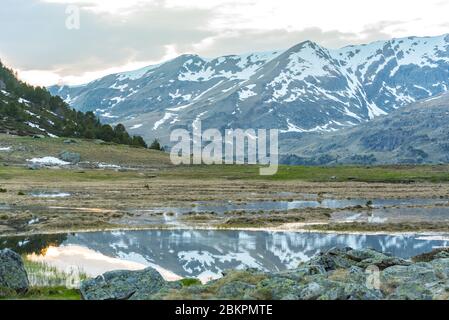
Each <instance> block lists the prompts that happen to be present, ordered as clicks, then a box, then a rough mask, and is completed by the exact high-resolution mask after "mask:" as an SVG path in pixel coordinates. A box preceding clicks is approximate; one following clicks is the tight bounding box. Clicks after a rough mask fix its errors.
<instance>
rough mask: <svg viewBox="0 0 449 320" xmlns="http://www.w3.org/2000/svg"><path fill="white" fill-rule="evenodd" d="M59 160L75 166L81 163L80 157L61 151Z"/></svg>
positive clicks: (73, 153)
mask: <svg viewBox="0 0 449 320" xmlns="http://www.w3.org/2000/svg"><path fill="white" fill-rule="evenodd" d="M59 159H61V160H62V161H66V162H70V163H71V164H77V163H78V162H80V161H81V155H80V154H79V153H76V152H69V151H62V152H61V153H60V154H59Z"/></svg>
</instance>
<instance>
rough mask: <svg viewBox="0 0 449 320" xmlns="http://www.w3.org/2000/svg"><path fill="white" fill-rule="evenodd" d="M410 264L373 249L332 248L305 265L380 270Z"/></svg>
mask: <svg viewBox="0 0 449 320" xmlns="http://www.w3.org/2000/svg"><path fill="white" fill-rule="evenodd" d="M410 264H411V262H409V261H406V260H404V259H401V258H396V257H392V256H389V255H386V254H384V253H381V252H377V251H375V250H373V249H361V250H354V249H351V248H332V249H329V250H328V251H325V252H321V253H319V254H317V255H316V256H315V257H313V258H312V259H311V260H310V261H309V262H307V265H316V266H321V267H322V268H323V269H324V270H326V271H327V272H328V271H333V270H337V269H349V268H351V267H354V266H355V267H360V268H363V269H366V268H368V267H370V266H376V267H378V268H379V269H380V270H383V269H386V268H388V267H391V266H395V265H403V266H408V265H410Z"/></svg>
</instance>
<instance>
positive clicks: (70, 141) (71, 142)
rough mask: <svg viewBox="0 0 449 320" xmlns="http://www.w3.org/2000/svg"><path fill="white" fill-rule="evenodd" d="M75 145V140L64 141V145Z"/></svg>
mask: <svg viewBox="0 0 449 320" xmlns="http://www.w3.org/2000/svg"><path fill="white" fill-rule="evenodd" d="M76 143H77V142H76V140H73V139H66V140H64V144H76Z"/></svg>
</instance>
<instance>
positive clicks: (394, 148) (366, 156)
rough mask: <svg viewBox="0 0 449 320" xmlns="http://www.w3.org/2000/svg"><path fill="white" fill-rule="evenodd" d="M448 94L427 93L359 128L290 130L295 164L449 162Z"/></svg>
mask: <svg viewBox="0 0 449 320" xmlns="http://www.w3.org/2000/svg"><path fill="white" fill-rule="evenodd" d="M448 119H449V94H442V95H440V96H436V97H432V98H428V99H424V100H422V101H420V102H417V103H413V104H411V105H409V106H407V107H406V108H402V109H400V110H395V111H393V112H391V113H390V114H389V115H387V116H382V117H379V118H376V119H374V120H373V121H370V122H367V123H365V124H364V125H360V126H357V127H354V128H349V129H344V130H341V131H339V132H335V133H326V134H309V135H301V136H299V135H296V136H290V137H289V139H290V140H289V141H291V143H287V145H290V146H292V147H291V148H287V147H286V148H285V149H284V152H285V153H290V154H294V155H290V156H285V157H284V159H283V160H284V162H285V163H290V164H317V165H318V164H336V163H352V164H379V163H382V164H391V163H409V164H410V163H411V164H420V163H447V162H449V123H448Z"/></svg>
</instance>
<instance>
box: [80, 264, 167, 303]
mask: <svg viewBox="0 0 449 320" xmlns="http://www.w3.org/2000/svg"><path fill="white" fill-rule="evenodd" d="M166 285H167V283H166V281H165V280H164V279H163V278H162V276H161V275H160V274H159V273H158V272H157V271H156V270H154V269H153V268H147V269H145V270H141V271H111V272H107V273H105V274H103V275H101V276H99V277H97V278H95V279H91V280H87V281H84V282H83V283H82V284H81V288H80V291H81V295H82V297H83V299H85V300H128V299H133V300H140V299H149V298H150V297H151V296H152V295H154V294H156V293H158V292H159V291H160V290H161V289H163V288H164V287H165V286H166Z"/></svg>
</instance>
